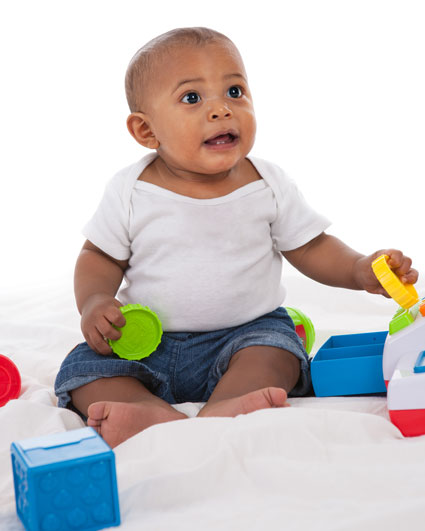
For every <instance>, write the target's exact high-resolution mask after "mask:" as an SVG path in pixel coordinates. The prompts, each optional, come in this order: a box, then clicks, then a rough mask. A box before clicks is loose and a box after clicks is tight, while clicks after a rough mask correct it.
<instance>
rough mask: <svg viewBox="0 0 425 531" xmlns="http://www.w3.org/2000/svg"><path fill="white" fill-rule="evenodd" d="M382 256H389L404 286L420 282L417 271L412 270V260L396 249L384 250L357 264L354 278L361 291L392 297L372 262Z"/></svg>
mask: <svg viewBox="0 0 425 531" xmlns="http://www.w3.org/2000/svg"><path fill="white" fill-rule="evenodd" d="M382 254H386V255H387V256H389V260H388V265H389V266H390V267H391V269H392V270H393V271H394V273H395V274H396V275H397V276H398V277H399V278H400V280H401V282H403V284H414V283H415V282H416V281H417V280H418V276H419V273H418V272H417V271H416V269H412V267H411V266H412V260H411V259H410V258H409V257H407V256H404V254H403V253H402V252H401V251H398V250H396V249H383V250H381V251H377V252H376V253H373V254H371V255H370V256H364V257H362V258H360V259H359V260H358V261H357V262H356V265H355V269H354V276H355V279H356V282H357V283H358V285H359V288H360V289H364V290H366V291H367V292H369V293H376V294H380V295H384V296H385V297H390V296H389V295H388V293H387V292H386V290H385V289H384V288H383V287H382V286H381V284H380V283H379V281H378V279H377V278H376V276H375V273H374V272H373V270H372V262H373V261H374V260H375V259H376V258H378V257H379V256H381V255H382Z"/></svg>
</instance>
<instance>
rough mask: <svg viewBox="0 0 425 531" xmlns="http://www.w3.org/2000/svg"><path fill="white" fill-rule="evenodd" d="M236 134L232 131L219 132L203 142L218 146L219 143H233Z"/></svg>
mask: <svg viewBox="0 0 425 531" xmlns="http://www.w3.org/2000/svg"><path fill="white" fill-rule="evenodd" d="M237 138H238V136H237V135H236V134H235V133H233V132H228V133H220V134H218V135H216V136H214V137H211V138H208V139H207V140H205V142H204V144H208V145H209V146H219V145H221V144H233V142H235V140H236V139H237Z"/></svg>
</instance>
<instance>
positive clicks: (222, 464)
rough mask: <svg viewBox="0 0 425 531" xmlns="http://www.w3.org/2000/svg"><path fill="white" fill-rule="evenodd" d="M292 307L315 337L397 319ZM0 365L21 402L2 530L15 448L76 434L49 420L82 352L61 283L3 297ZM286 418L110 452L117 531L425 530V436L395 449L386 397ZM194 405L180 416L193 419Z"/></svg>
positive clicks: (0, 497) (3, 459) (242, 422)
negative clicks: (16, 377) (59, 387)
mask: <svg viewBox="0 0 425 531" xmlns="http://www.w3.org/2000/svg"><path fill="white" fill-rule="evenodd" d="M286 284H287V286H288V300H287V301H286V304H287V305H288V306H295V307H298V308H300V309H302V310H303V311H304V312H305V313H307V314H308V315H309V316H310V317H311V319H312V320H313V322H314V324H315V326H316V331H317V336H318V339H317V343H316V349H317V348H318V347H319V346H320V344H322V343H323V342H324V341H325V339H327V337H328V336H329V335H331V334H334V333H345V332H350V331H351V332H366V331H373V330H383V329H385V328H386V326H387V324H388V321H389V319H390V318H391V316H392V313H394V311H395V309H396V307H395V303H393V302H392V301H387V300H385V299H383V298H379V297H373V296H369V295H367V294H363V293H356V292H348V291H344V290H335V289H332V288H327V287H323V286H319V285H318V284H316V283H314V282H310V281H308V280H306V279H302V278H300V277H295V278H291V279H289V280H288V281H287V282H286ZM0 308H1V310H0V312H1V322H0V352H1V353H2V354H5V355H7V356H9V357H10V358H11V359H12V360H13V361H14V362H15V363H16V365H17V366H18V367H19V370H20V373H21V375H22V394H21V396H20V398H19V399H18V400H14V401H10V402H9V403H8V404H7V405H5V406H4V407H2V408H0V427H1V429H0V530H1V531H3V530H22V529H23V528H22V525H21V523H20V521H19V519H18V518H17V516H16V513H15V501H14V493H13V479H12V471H11V463H10V443H11V442H12V441H14V440H20V439H24V438H27V437H33V436H36V435H43V434H48V433H55V432H61V431H64V430H71V429H76V428H80V427H83V422H82V421H81V420H80V418H79V417H78V416H77V415H75V414H74V413H72V412H70V411H67V410H60V409H58V408H57V407H56V399H55V396H54V393H53V382H54V378H55V375H56V372H57V370H58V367H59V365H60V363H61V361H62V359H63V357H64V356H65V355H66V353H67V352H68V351H69V350H70V349H71V348H72V347H73V346H74V345H75V344H76V343H77V342H79V341H80V340H81V333H80V331H79V317H78V314H77V310H76V309H75V306H74V302H73V298H72V289H71V286H70V283H69V282H64V283H59V284H57V285H56V284H55V285H52V286H44V287H42V288H38V289H33V290H30V291H28V289H22V290H21V291H20V292H19V291H18V292H17V290H16V289H13V290H12V289H11V290H10V292H9V293H6V294H4V295H3V296H2V304H1V306H0ZM290 403H291V405H292V407H291V408H284V409H273V410H262V411H257V412H255V413H251V414H249V415H240V416H239V417H236V418H211V419H197V418H189V419H187V420H183V421H176V422H170V423H167V424H160V425H157V426H153V427H151V428H149V429H147V430H145V431H144V432H142V433H140V434H138V435H136V436H134V437H132V438H131V439H129V440H128V441H126V442H124V443H123V444H122V445H120V446H119V447H117V448H116V449H115V454H116V460H117V475H118V488H119V497H120V507H121V519H122V524H121V527H120V529H122V530H123V531H130V530H134V531H139V530H142V529H143V530H156V531H162V530H164V531H169V530H180V529H182V530H185V531H187V530H192V529H193V530H209V529H211V530H229V531H230V530H231V531H234V530H239V529H240V530H244V531H246V530H264V529H273V530H274V529H276V530H281V529H285V530H286V531H290V530H301V531H303V530H326V531H330V530H353V531H359V530H374V531H377V530H380V529H382V530H385V531H390V530H401V529H403V530H409V531H410V530H416V529H418V530H419V529H424V528H425V523H424V522H425V437H423V436H422V437H416V438H410V439H408V438H406V439H405V438H403V437H402V435H401V434H400V432H399V431H398V429H397V428H395V427H394V426H393V425H392V424H391V423H390V422H389V420H388V412H387V408H386V399H385V398H384V397H331V398H298V399H291V400H290ZM199 407H200V404H183V405H181V406H179V409H181V410H182V411H185V412H186V413H187V414H189V415H190V416H191V417H194V416H195V415H196V413H197V411H198V410H199Z"/></svg>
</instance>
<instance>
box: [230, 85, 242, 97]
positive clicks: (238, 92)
mask: <svg viewBox="0 0 425 531" xmlns="http://www.w3.org/2000/svg"><path fill="white" fill-rule="evenodd" d="M227 96H229V97H230V98H240V97H241V96H242V89H241V87H238V86H237V85H234V86H233V87H230V88H229V90H228V91H227Z"/></svg>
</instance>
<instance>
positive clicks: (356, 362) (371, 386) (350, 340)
mask: <svg viewBox="0 0 425 531" xmlns="http://www.w3.org/2000/svg"><path fill="white" fill-rule="evenodd" d="M387 333H388V332H368V333H365V334H345V335H340V336H332V337H330V338H329V339H328V341H326V343H325V344H324V345H323V346H322V347H321V348H320V349H319V350H318V351H317V354H316V355H315V356H314V358H313V361H312V362H311V379H312V382H313V389H314V392H315V394H316V396H347V395H362V394H370V393H385V392H386V387H385V382H384V376H383V372H382V355H383V350H384V343H385V339H386V337H387Z"/></svg>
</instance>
